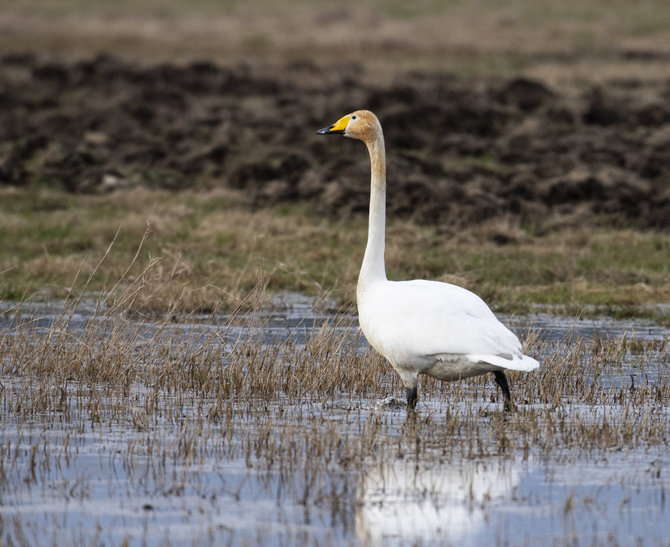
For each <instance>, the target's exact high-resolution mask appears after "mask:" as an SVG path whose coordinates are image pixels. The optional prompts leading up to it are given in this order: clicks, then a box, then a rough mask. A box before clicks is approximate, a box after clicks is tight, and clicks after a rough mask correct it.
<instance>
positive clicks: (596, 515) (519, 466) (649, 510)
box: [0, 299, 670, 545]
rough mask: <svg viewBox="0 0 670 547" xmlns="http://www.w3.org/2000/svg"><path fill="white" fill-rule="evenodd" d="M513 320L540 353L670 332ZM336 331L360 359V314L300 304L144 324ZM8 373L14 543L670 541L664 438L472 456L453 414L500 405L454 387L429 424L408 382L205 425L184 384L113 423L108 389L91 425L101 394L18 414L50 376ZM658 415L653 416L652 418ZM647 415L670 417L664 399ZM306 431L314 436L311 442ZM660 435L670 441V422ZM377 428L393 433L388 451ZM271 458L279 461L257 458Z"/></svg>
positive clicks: (481, 414)
mask: <svg viewBox="0 0 670 547" xmlns="http://www.w3.org/2000/svg"><path fill="white" fill-rule="evenodd" d="M3 308H5V309H6V308H7V305H5V306H3ZM58 310H59V308H58V307H56V308H50V307H49V306H46V305H32V306H30V307H25V309H24V310H23V312H22V314H21V315H11V314H7V313H6V314H4V315H0V331H1V332H2V333H3V336H5V337H11V336H18V334H17V333H18V332H19V330H20V328H21V325H24V324H26V323H27V322H30V324H32V325H33V327H35V331H34V332H36V333H40V332H44V334H45V336H46V335H48V333H49V332H50V329H52V328H53V326H54V324H57V320H56V317H57V315H58ZM93 313H94V307H93V306H90V307H87V306H86V305H83V306H79V307H78V309H77V311H76V313H75V314H73V315H72V317H71V320H70V322H69V329H71V331H72V335H76V333H77V330H78V329H82V330H83V329H85V328H86V326H87V325H88V323H89V320H90V316H91V315H92V314H93ZM503 319H504V320H505V321H506V322H507V323H508V324H509V325H510V326H512V328H513V329H515V330H516V331H517V332H519V333H521V334H528V333H529V332H538V331H539V337H540V338H541V339H544V340H545V341H546V342H547V345H544V346H542V348H543V349H542V351H544V352H545V354H544V355H540V357H541V358H542V357H544V358H545V359H548V358H549V356H550V352H551V351H555V348H556V347H557V346H561V348H562V349H561V350H560V351H561V352H567V353H569V352H570V351H571V350H572V348H573V347H574V346H575V345H576V344H579V343H580V340H583V339H584V337H586V338H593V337H598V338H601V339H608V338H617V337H618V338H620V337H621V336H622V335H624V334H625V335H626V336H627V337H630V338H631V339H633V338H634V339H635V340H638V341H640V342H638V343H639V344H644V343H645V342H653V341H657V340H661V341H662V340H667V339H669V338H670V330H668V329H665V328H662V327H659V326H656V325H654V324H652V323H647V322H644V321H614V320H574V319H568V318H555V317H550V316H543V315H534V316H523V317H504V318H503ZM105 320H107V319H105V318H104V317H102V318H101V319H100V321H102V322H103V323H104V321H105ZM110 321H111V319H110ZM131 323H132V322H131ZM222 323H226V325H227V326H226V329H225V331H221V330H220V325H221V324H222ZM323 324H329V325H331V328H332V329H335V330H336V331H337V332H340V333H341V336H342V337H344V338H346V339H347V340H349V342H347V343H351V344H359V346H358V349H357V351H358V352H359V353H360V352H363V351H365V344H364V343H363V342H361V340H360V337H359V336H358V334H357V330H356V318H355V317H353V316H351V317H347V316H344V317H343V316H341V315H340V316H338V317H337V318H335V317H333V316H331V315H329V313H328V312H315V311H313V310H312V307H311V303H310V302H309V301H307V300H304V301H303V300H300V299H293V300H292V301H291V302H289V304H288V305H287V306H286V307H285V308H282V309H281V310H279V311H275V312H272V313H269V312H268V313H262V314H258V313H257V314H254V315H253V317H252V316H251V315H250V316H245V315H238V316H236V317H235V318H232V319H231V318H226V317H225V316H221V317H216V318H212V317H211V316H202V317H189V318H188V319H187V320H186V321H182V322H178V323H174V324H167V325H165V324H163V325H162V326H159V325H157V324H152V323H151V322H149V321H144V322H142V323H141V324H139V323H138V325H136V326H137V328H138V331H139V332H141V333H143V336H145V337H146V339H147V340H151V339H152V338H151V337H152V336H153V335H154V333H155V332H156V331H158V330H160V331H161V332H163V333H164V335H165V336H168V337H169V338H171V339H175V338H177V339H179V338H183V339H184V340H189V341H190V342H191V343H198V342H201V341H202V340H210V341H211V343H218V344H219V346H218V351H220V352H221V354H222V355H225V354H226V352H227V351H228V350H229V348H230V347H231V345H232V344H234V343H235V341H236V340H238V341H239V339H241V338H244V337H246V336H254V335H255V336H257V339H258V340H261V342H260V343H262V344H266V345H272V344H277V343H279V342H278V341H280V340H285V339H287V338H292V339H294V341H295V343H296V344H297V345H298V346H299V345H300V344H303V343H305V341H306V340H307V339H308V338H309V337H310V336H313V335H314V333H315V331H318V329H319V328H321V326H322V325H323ZM110 328H111V327H110ZM217 341H218V342H217ZM138 343H139V342H138ZM552 348H554V349H553V350H552ZM649 355H651V357H648V358H647V359H646V360H645V361H644V369H642V368H641V361H640V360H639V357H635V356H634V355H631V354H626V356H625V357H624V358H623V360H622V361H621V362H619V363H618V365H617V368H616V371H615V372H613V373H612V375H611V378H610V380H608V381H609V382H610V383H611V385H612V386H616V385H628V384H627V383H630V381H631V380H630V377H631V374H633V375H635V376H636V377H638V378H642V377H646V378H647V380H646V381H647V382H649V381H652V382H653V381H657V380H656V379H657V378H660V377H661V376H662V375H663V373H664V372H665V369H666V368H667V366H668V363H667V353H665V354H663V353H661V352H660V351H658V350H657V349H655V350H654V351H652V353H651V354H649ZM3 359H4V365H5V369H4V370H11V369H12V364H11V363H8V362H7V359H8V357H6V356H5V357H3ZM649 378H651V380H649ZM1 381H2V387H1V390H2V392H1V394H2V396H1V398H0V403H1V404H2V405H4V410H3V413H4V414H5V418H4V422H3V428H2V431H1V432H0V453H1V456H2V462H3V463H2V468H1V469H0V479H1V482H0V543H3V544H30V545H68V544H74V545H79V544H86V545H90V544H100V545H103V544H104V545H117V544H121V543H123V542H124V541H128V542H129V543H130V544H138V545H168V544H194V545H203V544H204V545H206V544H216V545H219V544H232V545H238V544H254V545H256V544H259V545H303V544H318V545H329V544H335V545H342V544H345V545H346V544H361V545H407V544H426V545H437V544H440V545H443V544H447V545H448V544H453V545H496V544H500V545H510V544H511V545H552V544H566V543H570V544H573V543H574V544H589V545H590V544H597V545H601V544H604V545H608V544H619V545H628V544H636V543H642V544H645V545H646V544H650V545H657V544H667V541H668V538H670V518H668V517H669V516H670V515H668V510H667V508H666V499H665V497H666V490H668V489H669V488H670V475H669V474H668V472H667V470H668V468H670V456H669V455H668V453H667V443H666V442H665V441H664V440H661V441H656V442H653V443H644V442H639V441H637V442H631V443H630V445H626V444H625V443H624V444H623V445H620V446H615V447H613V448H612V449H608V448H604V449H603V448H598V449H594V448H592V447H591V448H587V447H583V446H580V445H579V444H573V445H571V444H570V443H564V444H557V450H556V451H554V452H548V451H546V450H545V451H535V450H534V447H533V445H532V444H531V445H529V446H527V447H525V448H524V449H523V450H517V449H514V450H505V449H500V450H492V449H491V448H490V446H489V445H484V446H483V448H482V447H477V446H475V447H474V449H472V450H470V451H469V452H468V453H464V452H462V451H460V450H456V451H454V450H453V447H451V446H450V443H449V442H445V441H444V439H442V438H440V437H439V436H436V435H435V429H434V428H435V427H442V425H441V424H442V422H440V421H439V420H443V421H444V424H447V423H449V420H450V419H451V418H450V417H451V416H453V415H456V416H463V418H462V420H465V419H466V418H465V416H466V415H473V416H475V417H476V420H477V427H478V428H480V429H483V430H486V429H488V428H489V427H490V428H493V427H494V426H493V425H491V424H493V423H494V422H495V423H498V424H502V425H501V426H500V427H502V428H503V429H504V428H505V420H506V418H504V417H503V418H500V419H498V416H499V414H500V413H499V411H498V410H499V409H498V406H499V405H498V404H497V403H491V402H488V401H486V400H482V399H481V398H475V397H473V398H472V401H471V402H469V401H470V399H468V398H467V397H466V399H465V402H459V403H457V404H456V405H455V406H453V407H450V405H449V399H448V397H446V396H443V395H441V394H440V392H439V391H438V392H437V393H434V392H427V393H425V394H424V395H423V396H422V397H421V399H420V404H419V408H418V413H417V416H418V417H416V418H411V417H410V418H408V416H407V413H406V411H405V409H404V408H403V407H402V404H399V403H397V402H396V401H395V400H394V399H393V398H392V397H391V396H393V395H398V396H399V395H401V389H399V388H398V386H395V387H393V386H390V385H389V387H388V390H389V391H388V395H389V398H388V399H383V398H382V399H370V398H369V399H365V398H363V399H354V398H352V397H351V396H346V395H344V394H343V395H341V396H338V397H334V396H330V397H324V398H323V400H318V399H316V398H314V397H309V398H307V399H298V400H292V399H291V397H290V396H289V397H283V398H280V399H277V400H275V401H271V402H270V403H267V404H266V407H267V408H266V409H265V410H264V411H263V412H265V413H266V416H267V417H266V418H262V417H261V418H258V417H257V416H256V417H253V418H252V417H245V412H244V408H245V407H244V405H245V404H248V405H249V407H248V408H251V405H252V403H251V402H245V401H239V402H238V403H236V405H237V407H238V408H239V409H240V414H239V415H236V417H233V418H231V419H230V420H228V421H227V422H226V424H227V425H225V426H224V421H223V420H212V421H208V420H207V419H204V418H203V415H204V414H203V412H202V409H201V404H202V402H201V401H198V400H197V398H194V397H190V398H188V397H185V398H184V400H182V394H179V393H172V394H163V395H162V397H173V398H174V399H175V401H174V405H176V407H177V408H178V409H179V413H178V414H179V415H178V416H177V417H175V415H171V414H170V413H169V412H164V413H162V414H161V413H158V414H156V415H153V416H154V417H153V418H152V419H151V420H149V421H144V422H143V421H142V416H145V415H146V414H147V413H146V405H148V404H149V403H148V401H149V400H150V399H149V397H148V396H147V393H148V392H149V391H150V390H151V386H150V385H134V386H130V387H129V390H130V395H129V396H128V399H124V400H128V401H135V402H136V405H137V408H136V409H131V412H129V413H128V412H127V409H126V410H124V412H126V414H122V413H120V412H121V411H118V412H119V413H120V414H119V416H130V418H128V419H126V418H123V417H121V418H118V417H115V412H117V411H115V410H114V409H115V408H116V407H115V406H114V405H115V404H116V403H115V402H114V401H113V399H114V397H116V395H114V394H110V395H109V399H110V400H106V399H105V397H106V396H105V395H103V396H102V400H105V401H107V402H108V407H107V410H105V411H100V413H99V416H98V417H97V419H91V414H92V413H93V412H95V409H92V408H90V402H89V399H88V398H87V396H86V395H85V391H86V390H87V389H89V388H88V387H81V388H78V389H80V391H77V393H78V395H76V396H74V397H72V398H71V399H70V400H69V402H68V411H67V413H63V414H62V415H57V414H54V413H53V412H50V413H48V414H40V413H39V412H34V413H31V412H28V413H26V412H25V411H23V410H17V406H20V404H18V403H17V398H16V395H17V394H20V393H21V392H22V391H23V392H25V393H26V394H27V393H28V392H29V391H30V390H31V389H36V388H34V382H35V378H33V377H26V376H22V375H21V374H11V375H9V374H5V376H4V377H3V378H2V379H1ZM513 388H514V386H513ZM446 389H447V388H445V392H446ZM473 389H477V387H476V386H475V388H473ZM631 389H634V386H633V387H631ZM30 393H31V396H33V397H34V394H32V392H30ZM19 400H20V399H19ZM87 405H88V406H87ZM459 405H460V406H459ZM519 406H520V413H524V412H526V413H527V412H532V411H533V409H535V408H538V409H539V407H543V408H544V407H546V406H547V405H545V404H539V403H534V402H529V403H528V404H524V401H520V402H519ZM466 407H467V408H466ZM166 408H167V407H166ZM170 408H172V407H170ZM254 408H257V407H254ZM110 409H111V410H110ZM628 411H629V409H628V408H626V409H621V410H618V409H614V410H613V409H608V408H605V407H604V406H603V407H602V408H593V406H590V405H587V404H580V403H579V402H575V401H572V402H570V404H566V405H563V406H562V407H561V408H560V409H559V410H557V411H556V414H555V415H556V416H557V419H559V420H564V421H566V422H569V421H570V419H571V417H574V416H580V419H581V420H582V421H581V422H580V423H582V424H583V427H588V425H589V423H590V422H589V420H591V421H593V422H597V421H598V420H599V419H600V418H601V417H602V416H600V415H602V414H607V416H614V417H616V416H618V413H619V412H621V413H623V412H628ZM635 411H636V409H635V408H632V410H631V412H635ZM468 412H469V413H470V414H467V413H468ZM645 412H646V411H644V412H643V411H640V418H639V419H640V420H643V419H649V416H647V414H645ZM649 412H650V413H653V414H654V419H656V420H660V421H661V422H662V423H664V424H667V423H668V420H667V418H668V416H667V413H668V410H667V409H666V408H665V407H662V406H655V407H653V409H652V410H651V411H649ZM459 413H460V414H459ZM19 416H20V418H19ZM584 416H586V417H587V418H583V417H584ZM599 416H600V418H599ZM136 417H137V418H136ZM496 420H497V421H496ZM621 423H622V424H623V423H624V420H623V419H622V421H621ZM265 426H267V431H265V432H263V434H259V430H260V429H263V427H265ZM613 427H616V424H613ZM308 428H311V430H312V431H313V432H314V436H315V439H312V438H311V437H308V436H304V431H305V429H308ZM661 429H662V431H661V436H662V437H667V433H668V431H667V430H668V427H667V425H665V426H663V427H661ZM371 430H375V431H381V432H382V433H383V437H384V439H388V445H384V444H383V443H380V442H379V438H378V437H375V436H374V435H372V434H371V433H370V431H371ZM485 435H486V433H485ZM320 436H321V437H323V438H325V437H326V436H328V438H333V439H335V441H333V443H334V444H333V445H332V446H334V447H335V448H332V447H331V448H330V449H328V450H325V449H322V447H323V446H331V445H327V443H326V444H324V443H323V442H322V441H323V439H319V437H320ZM368 437H369V438H371V439H372V441H371V442H370V447H369V452H368V456H367V457H366V456H363V457H362V458H361V460H362V461H348V459H347V443H350V444H351V443H353V442H354V441H355V442H362V443H363V444H364V443H365V439H366V438H368ZM460 441H462V439H460ZM259 443H265V445H267V446H264V447H259ZM282 443H285V444H289V445H290V443H294V444H295V446H294V447H291V448H290V450H292V451H294V452H292V453H294V454H295V460H294V461H291V459H290V458H289V459H282V456H280V455H279V448H278V447H279V446H280V445H282ZM319 443H321V444H319ZM252 445H253V446H252ZM312 445H313V446H318V447H319V448H318V449H315V448H312ZM419 445H421V449H420V450H419V449H416V450H414V448H413V447H418V446H419ZM282 446H283V445H282ZM273 447H274V448H273ZM273 450H275V451H276V453H277V456H272V453H273ZM262 451H264V452H262ZM261 452H262V453H263V454H270V455H269V456H263V457H262V458H261V457H258V454H259V453H261ZM312 464H313V465H314V467H313V468H312Z"/></svg>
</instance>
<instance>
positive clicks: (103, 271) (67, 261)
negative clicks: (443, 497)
mask: <svg viewBox="0 0 670 547" xmlns="http://www.w3.org/2000/svg"><path fill="white" fill-rule="evenodd" d="M241 199H242V196H240V195H238V194H235V193H233V192H230V191H212V192H202V193H196V192H186V193H172V192H165V191H158V190H146V189H136V190H129V191H120V192H116V193H111V194H105V195H99V196H85V195H72V194H67V193H63V192H56V191H51V190H48V189H44V188H39V189H33V190H30V189H29V190H23V189H16V188H5V189H2V190H1V191H0V236H1V238H2V240H3V245H2V247H1V248H0V272H1V273H0V298H2V299H3V300H22V299H25V298H37V299H48V298H63V297H65V296H67V295H69V294H75V295H79V294H81V293H82V292H90V293H93V292H96V293H97V292H99V291H111V292H110V294H111V296H110V298H111V300H114V298H118V297H119V295H121V294H126V297H127V295H128V294H132V295H133V296H132V299H133V308H134V309H135V310H136V311H142V312H147V313H154V312H159V313H160V312H164V311H166V310H169V309H175V310H181V311H192V310H201V311H209V310H213V309H234V308H236V307H238V306H240V305H243V304H244V300H245V298H246V297H247V296H248V295H249V294H250V293H251V292H253V291H254V288H255V287H257V286H258V285H259V284H260V285H263V286H267V289H268V293H269V294H273V293H277V292H280V291H300V292H303V293H307V294H311V295H314V296H330V297H333V298H334V299H335V300H336V302H338V304H339V305H340V306H342V307H346V306H349V305H351V304H353V299H354V298H355V284H356V279H357V275H358V268H359V265H360V261H361V259H362V255H363V250H364V247H365V241H366V230H367V218H365V216H364V215H356V216H352V217H351V218H343V219H328V218H324V217H321V216H317V215H315V214H314V213H313V211H312V210H311V209H310V206H309V205H308V204H295V205H284V206H278V207H274V208H272V209H262V210H258V211H250V210H249V209H248V208H247V207H244V206H242V205H241ZM669 253H670V240H669V239H668V238H667V237H666V236H664V235H659V234H656V233H644V232H632V231H628V230H614V229H601V230H597V229H596V230H593V229H580V228H579V227H578V226H572V227H564V228H562V229H560V230H556V231H551V232H548V233H543V234H536V233H530V232H528V231H525V230H523V229H521V228H518V227H516V226H514V225H513V224H512V223H511V222H509V223H508V222H505V221H501V220H499V219H498V220H496V221H492V222H491V223H488V224H487V223H484V224H482V225H479V226H477V227H475V228H470V229H467V230H464V231H459V232H456V231H454V232H446V233H445V232H443V231H441V230H440V229H438V228H434V227H425V226H420V225H417V224H416V223H413V222H411V221H407V220H404V221H394V220H393V219H389V226H388V228H387V251H386V256H387V269H388V275H389V277H390V278H391V279H407V278H415V277H420V278H431V279H438V280H442V281H448V282H452V283H456V284H459V285H462V286H464V287H467V288H468V289H471V290H474V291H475V292H477V293H478V294H480V295H481V296H482V297H483V298H484V299H485V300H487V301H488V302H489V303H490V304H491V305H492V306H494V307H495V308H497V309H498V310H501V311H515V312H523V311H528V310H530V309H537V308H536V306H537V307H539V309H543V310H547V311H554V312H561V313H570V314H577V313H589V314H592V313H596V312H597V313H606V314H613V315H631V316H647V317H653V318H654V319H656V320H658V321H660V322H667V321H668V319H669V318H668V312H667V311H663V310H662V309H661V308H659V307H656V306H655V305H657V304H660V303H664V302H669V301H670V265H669V264H668V260H667V257H668V255H669ZM115 287H116V288H115ZM128 291H130V293H128Z"/></svg>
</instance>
